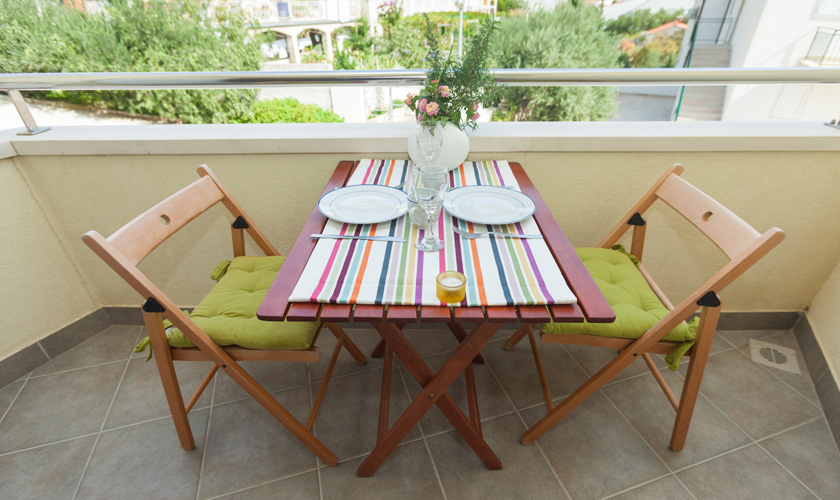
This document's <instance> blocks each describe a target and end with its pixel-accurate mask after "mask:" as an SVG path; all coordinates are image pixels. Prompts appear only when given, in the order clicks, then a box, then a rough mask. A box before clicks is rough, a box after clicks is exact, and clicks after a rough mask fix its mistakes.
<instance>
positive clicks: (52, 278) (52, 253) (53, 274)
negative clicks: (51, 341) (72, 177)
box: [0, 158, 98, 359]
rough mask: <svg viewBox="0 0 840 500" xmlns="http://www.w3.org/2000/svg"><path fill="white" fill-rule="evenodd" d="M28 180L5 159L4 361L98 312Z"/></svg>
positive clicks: (0, 322)
mask: <svg viewBox="0 0 840 500" xmlns="http://www.w3.org/2000/svg"><path fill="white" fill-rule="evenodd" d="M28 180H29V179H28V176H27V175H26V169H25V168H19V165H18V163H17V159H16V158H7V159H2V160H0V190H2V191H0V207H2V208H0V214H2V215H0V235H2V237H0V239H2V244H0V279H2V286H0V304H2V305H0V311H2V314H0V359H2V358H5V357H7V356H8V355H10V354H12V353H15V352H17V351H19V350H21V349H23V348H24V347H27V346H29V345H31V344H33V343H35V342H37V341H38V340H40V339H42V338H43V337H45V336H47V335H49V334H51V333H52V332H54V331H56V330H58V329H60V328H61V327H64V326H66V325H67V324H69V323H71V322H73V321H75V320H77V319H79V318H81V317H82V316H84V315H86V314H88V313H90V312H91V311H93V310H95V309H97V308H98V305H97V303H96V301H95V300H94V299H93V297H92V296H91V293H90V292H89V291H88V288H87V286H86V284H85V282H84V280H83V279H82V278H81V277H80V275H79V273H78V272H77V267H76V266H75V265H74V263H73V261H72V259H71V258H70V257H69V254H68V252H66V250H65V248H64V246H63V241H62V239H61V238H59V237H58V236H59V234H60V233H59V234H57V233H56V231H55V230H54V229H55V221H54V220H52V218H51V217H50V214H51V213H52V209H53V207H51V206H50V204H49V202H48V201H47V203H46V208H45V207H44V206H43V205H42V203H43V202H44V201H45V200H42V199H40V198H39V197H38V195H37V194H34V193H33V190H31V189H30V187H31V186H30V184H29V182H28Z"/></svg>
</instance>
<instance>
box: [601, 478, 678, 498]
mask: <svg viewBox="0 0 840 500" xmlns="http://www.w3.org/2000/svg"><path fill="white" fill-rule="evenodd" d="M610 499H611V500H694V498H693V497H692V496H691V493H689V492H688V490H686V489H685V487H684V486H683V485H682V483H680V481H679V480H678V479H677V478H676V477H674V476H665V477H664V478H662V479H659V480H657V481H654V482H652V483H648V484H646V485H644V486H639V487H638V488H634V489H632V490H630V491H627V492H624V493H622V494H621V495H617V496H614V497H610Z"/></svg>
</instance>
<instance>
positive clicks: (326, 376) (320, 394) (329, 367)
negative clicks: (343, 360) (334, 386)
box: [306, 339, 344, 431]
mask: <svg viewBox="0 0 840 500" xmlns="http://www.w3.org/2000/svg"><path fill="white" fill-rule="evenodd" d="M342 345H344V339H338V341H337V342H336V343H335V349H333V353H332V357H330V364H329V365H327V371H326V372H325V373H324V379H323V380H321V387H319V388H318V395H317V396H316V397H315V403H314V404H313V405H312V409H311V410H309V418H308V419H307V420H306V430H308V431H311V430H312V425H313V424H315V417H317V416H318V410H319V409H321V402H322V401H323V400H324V394H325V393H326V392H327V384H329V383H330V377H332V372H333V368H335V362H336V361H337V360H338V355H339V353H341V346H342Z"/></svg>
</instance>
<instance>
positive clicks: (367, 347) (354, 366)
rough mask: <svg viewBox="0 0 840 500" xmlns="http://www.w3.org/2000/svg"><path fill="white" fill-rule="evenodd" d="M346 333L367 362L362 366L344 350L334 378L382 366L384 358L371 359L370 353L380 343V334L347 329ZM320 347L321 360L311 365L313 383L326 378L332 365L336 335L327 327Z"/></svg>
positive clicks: (338, 361)
mask: <svg viewBox="0 0 840 500" xmlns="http://www.w3.org/2000/svg"><path fill="white" fill-rule="evenodd" d="M344 332H345V333H346V334H347V336H348V337H350V340H352V341H353V343H354V344H356V347H358V348H359V350H360V351H362V354H364V355H365V358H366V359H367V362H366V363H365V364H363V365H360V364H359V363H357V362H356V360H355V359H353V356H351V355H350V353H348V352H347V350H345V349H342V350H341V354H339V355H338V360H337V361H336V363H335V368H333V377H337V376H341V375H348V374H350V373H358V372H363V371H367V370H373V369H376V368H379V367H381V366H382V358H379V359H376V358H371V357H370V352H371V351H372V350H373V348H374V347H375V346H376V344H377V342H379V339H380V337H379V334H378V333H376V330H374V329H373V328H359V327H357V328H345V329H344ZM317 345H318V347H319V348H320V349H321V358H320V359H319V360H318V361H316V362H315V363H309V376H310V377H311V378H312V381H313V382H317V381H319V380H321V379H322V378H323V377H324V373H325V372H326V371H327V365H329V363H330V357H331V356H332V353H333V349H334V348H335V335H333V334H332V332H330V331H329V330H328V329H327V328H326V327H325V328H324V330H323V331H322V332H321V337H320V338H319V339H318V343H317Z"/></svg>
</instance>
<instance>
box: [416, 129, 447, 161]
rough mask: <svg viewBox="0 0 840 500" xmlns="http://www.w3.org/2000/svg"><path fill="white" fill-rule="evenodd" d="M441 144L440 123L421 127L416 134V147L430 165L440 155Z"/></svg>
mask: <svg viewBox="0 0 840 500" xmlns="http://www.w3.org/2000/svg"><path fill="white" fill-rule="evenodd" d="M442 143H443V127H442V126H441V125H440V122H435V124H434V125H421V126H420V130H419V131H418V132H417V146H418V147H419V148H420V151H422V152H423V156H425V157H426V163H431V162H433V161H434V160H435V158H437V156H438V155H440V146H441V144H442Z"/></svg>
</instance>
